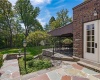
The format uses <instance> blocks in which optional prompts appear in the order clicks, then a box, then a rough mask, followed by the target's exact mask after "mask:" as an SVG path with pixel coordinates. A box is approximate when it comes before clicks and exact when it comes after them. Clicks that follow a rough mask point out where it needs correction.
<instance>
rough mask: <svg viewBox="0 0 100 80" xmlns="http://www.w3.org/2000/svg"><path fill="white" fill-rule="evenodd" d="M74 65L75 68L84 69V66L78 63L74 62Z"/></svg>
mask: <svg viewBox="0 0 100 80" xmlns="http://www.w3.org/2000/svg"><path fill="white" fill-rule="evenodd" d="M72 66H73V67H74V68H76V69H79V70H82V69H83V67H82V66H80V65H78V64H72Z"/></svg>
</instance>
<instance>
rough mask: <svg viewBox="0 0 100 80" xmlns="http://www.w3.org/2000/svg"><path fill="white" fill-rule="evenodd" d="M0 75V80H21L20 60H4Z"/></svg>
mask: <svg viewBox="0 0 100 80" xmlns="http://www.w3.org/2000/svg"><path fill="white" fill-rule="evenodd" d="M0 74H1V75H0V80H20V71H19V65H18V60H17V59H11V60H4V63H3V66H2V67H1V69H0Z"/></svg>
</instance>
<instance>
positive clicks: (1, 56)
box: [0, 54, 3, 68]
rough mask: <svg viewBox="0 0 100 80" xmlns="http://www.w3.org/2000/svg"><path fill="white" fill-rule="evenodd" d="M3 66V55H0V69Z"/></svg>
mask: <svg viewBox="0 0 100 80" xmlns="http://www.w3.org/2000/svg"><path fill="white" fill-rule="evenodd" d="M2 64H3V54H0V68H1V66H2Z"/></svg>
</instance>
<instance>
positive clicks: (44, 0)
mask: <svg viewBox="0 0 100 80" xmlns="http://www.w3.org/2000/svg"><path fill="white" fill-rule="evenodd" d="M9 1H10V2H11V3H12V5H13V6H14V5H15V3H16V1H17V0H9ZM30 1H31V3H32V5H33V6H34V7H39V8H40V14H39V16H38V17H37V19H38V20H39V22H40V23H41V24H42V26H45V24H46V23H48V22H49V20H50V18H51V17H52V16H54V17H55V18H56V13H57V12H59V11H60V10H61V9H68V11H69V12H68V15H69V16H70V17H73V10H72V8H73V7H75V6H77V5H78V4H80V3H82V2H83V1H84V0H30Z"/></svg>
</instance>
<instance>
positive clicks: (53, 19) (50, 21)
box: [49, 16, 55, 25]
mask: <svg viewBox="0 0 100 80" xmlns="http://www.w3.org/2000/svg"><path fill="white" fill-rule="evenodd" d="M53 21H55V18H54V17H53V16H52V17H51V18H50V20H49V25H51V23H52V22H53Z"/></svg>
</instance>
